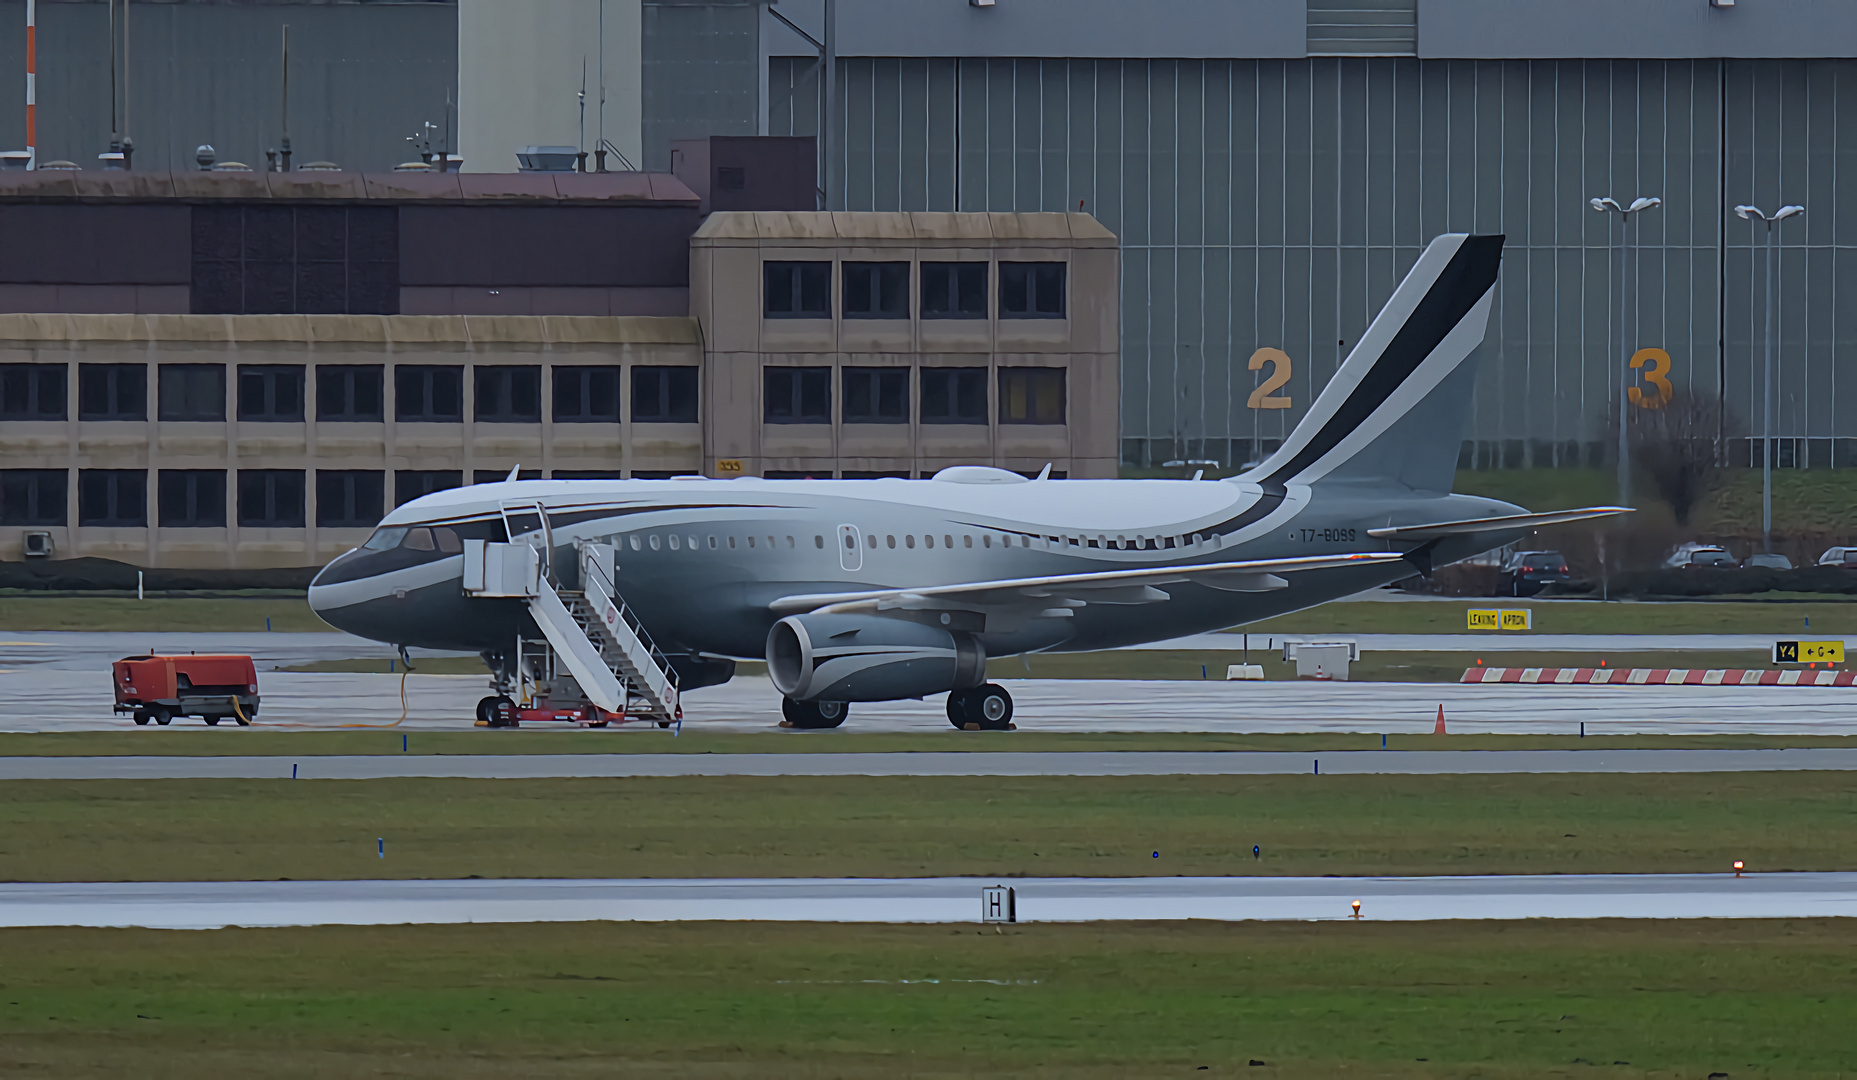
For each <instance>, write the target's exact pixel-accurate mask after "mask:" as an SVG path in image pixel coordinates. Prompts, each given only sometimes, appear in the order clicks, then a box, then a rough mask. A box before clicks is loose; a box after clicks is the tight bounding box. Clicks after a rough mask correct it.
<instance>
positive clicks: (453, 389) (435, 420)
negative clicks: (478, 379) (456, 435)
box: [393, 364, 464, 424]
mask: <svg viewBox="0 0 1857 1080" xmlns="http://www.w3.org/2000/svg"><path fill="white" fill-rule="evenodd" d="M393 418H394V419H395V420H401V421H405V422H408V423H427V424H457V423H461V422H463V420H464V369H463V368H462V367H456V366H452V365H449V364H404V365H401V366H399V367H396V368H394V369H393Z"/></svg>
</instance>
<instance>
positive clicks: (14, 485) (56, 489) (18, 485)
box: [0, 469, 70, 525]
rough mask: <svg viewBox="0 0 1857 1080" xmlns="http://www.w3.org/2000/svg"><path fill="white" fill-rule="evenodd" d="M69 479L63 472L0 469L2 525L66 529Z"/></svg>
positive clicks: (56, 470)
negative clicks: (56, 526) (62, 526)
mask: <svg viewBox="0 0 1857 1080" xmlns="http://www.w3.org/2000/svg"><path fill="white" fill-rule="evenodd" d="M69 476H70V474H69V473H67V472H65V471H64V470H63V469H0V525H63V524H64V523H65V503H64V497H65V491H66V489H67V487H68V486H69V484H70V479H69Z"/></svg>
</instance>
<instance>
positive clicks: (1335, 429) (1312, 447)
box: [1258, 235, 1503, 491]
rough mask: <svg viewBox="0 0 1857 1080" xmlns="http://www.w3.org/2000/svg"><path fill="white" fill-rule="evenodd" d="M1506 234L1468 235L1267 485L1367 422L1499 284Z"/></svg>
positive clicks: (1273, 486)
mask: <svg viewBox="0 0 1857 1080" xmlns="http://www.w3.org/2000/svg"><path fill="white" fill-rule="evenodd" d="M1502 244H1503V237H1502V236H1500V235H1495V236H1467V237H1465V238H1464V241H1463V243H1462V244H1461V245H1459V247H1458V249H1457V251H1456V253H1455V254H1453V255H1452V256H1451V260H1450V262H1448V263H1446V264H1445V267H1444V269H1443V270H1441V271H1440V272H1439V273H1438V277H1437V280H1436V281H1434V282H1433V283H1432V286H1431V288H1430V289H1428V290H1426V293H1425V296H1424V298H1423V299H1421V300H1420V301H1419V303H1418V306H1417V307H1416V308H1414V309H1413V311H1412V314H1411V315H1410V316H1408V317H1407V318H1406V321H1405V323H1404V324H1403V325H1402V326H1400V328H1399V332H1398V333H1397V334H1395V335H1394V336H1393V340H1392V341H1391V342H1389V343H1388V344H1387V346H1386V348H1385V350H1384V351H1382V352H1381V354H1380V355H1379V357H1378V358H1376V359H1375V361H1374V363H1373V366H1372V367H1370V368H1368V369H1367V371H1366V373H1365V374H1364V375H1362V377H1361V381H1360V383H1359V384H1357V385H1356V386H1355V387H1354V389H1353V390H1352V391H1350V392H1349V394H1348V396H1347V399H1346V400H1345V401H1343V402H1342V403H1341V405H1340V407H1339V408H1337V409H1336V410H1335V413H1334V415H1333V416H1331V417H1329V418H1328V421H1327V422H1326V423H1324V424H1323V425H1322V427H1321V430H1319V431H1317V432H1316V433H1315V435H1314V436H1312V437H1311V438H1310V439H1309V441H1308V442H1307V443H1305V444H1303V446H1302V447H1301V448H1300V449H1299V450H1297V451H1296V452H1295V454H1294V455H1293V456H1291V457H1290V458H1289V459H1288V460H1286V461H1284V462H1282V463H1281V464H1279V465H1277V466H1276V467H1274V468H1272V469H1271V470H1270V472H1269V474H1268V475H1266V476H1264V477H1262V478H1261V479H1259V480H1258V483H1259V484H1261V485H1262V486H1263V488H1264V490H1265V491H1271V490H1280V489H1281V488H1282V486H1283V485H1284V484H1285V483H1287V482H1288V481H1289V480H1291V479H1293V478H1294V477H1295V476H1296V475H1297V474H1299V473H1301V472H1302V471H1303V470H1305V469H1307V468H1309V467H1310V466H1311V465H1313V464H1315V463H1316V462H1317V461H1320V460H1321V459H1322V458H1323V457H1324V456H1325V455H1326V454H1328V452H1329V451H1331V450H1333V449H1334V448H1335V446H1336V445H1337V444H1338V443H1340V442H1341V440H1342V439H1344V438H1346V437H1347V436H1348V434H1349V433H1350V432H1352V431H1353V430H1354V429H1355V428H1357V427H1359V426H1360V425H1361V424H1363V423H1365V422H1366V421H1367V419H1368V417H1370V416H1372V415H1373V413H1374V410H1376V409H1378V408H1379V407H1380V406H1381V405H1382V404H1384V403H1385V402H1386V400H1387V398H1389V397H1391V396H1392V394H1393V392H1394V391H1396V390H1398V389H1399V387H1400V385H1401V384H1402V383H1404V382H1405V381H1406V380H1407V379H1408V378H1411V376H1412V373H1413V372H1414V371H1416V370H1418V367H1419V365H1420V364H1422V363H1424V362H1425V358H1426V357H1428V356H1430V355H1431V354H1432V351H1433V350H1435V349H1437V347H1438V345H1439V343H1440V342H1442V341H1443V340H1444V338H1445V335H1447V334H1449V333H1450V332H1451V331H1452V329H1454V328H1455V327H1456V326H1457V324H1458V323H1460V322H1462V321H1463V320H1464V316H1466V315H1468V314H1469V313H1470V311H1471V309H1472V308H1474V307H1475V306H1476V304H1477V302H1478V301H1479V300H1481V299H1483V296H1484V294H1485V293H1487V292H1489V290H1490V289H1491V287H1493V286H1494V285H1495V284H1496V272H1497V270H1498V269H1500V268H1501V265H1502Z"/></svg>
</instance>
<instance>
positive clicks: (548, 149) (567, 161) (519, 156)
mask: <svg viewBox="0 0 1857 1080" xmlns="http://www.w3.org/2000/svg"><path fill="white" fill-rule="evenodd" d="M579 161H580V151H579V149H578V148H576V147H572V146H525V147H523V148H522V149H520V150H518V151H516V168H517V169H518V170H519V171H521V172H573V171H574V166H575V165H576V164H578V163H579Z"/></svg>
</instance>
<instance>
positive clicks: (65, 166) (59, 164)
mask: <svg viewBox="0 0 1857 1080" xmlns="http://www.w3.org/2000/svg"><path fill="white" fill-rule="evenodd" d="M47 169H55V170H59V171H62V172H83V171H84V167H83V166H81V165H79V164H78V163H77V162H75V161H66V160H64V159H63V158H59V159H58V160H57V161H47V162H45V163H44V164H42V165H40V166H39V171H40V172H44V171H45V170H47Z"/></svg>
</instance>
